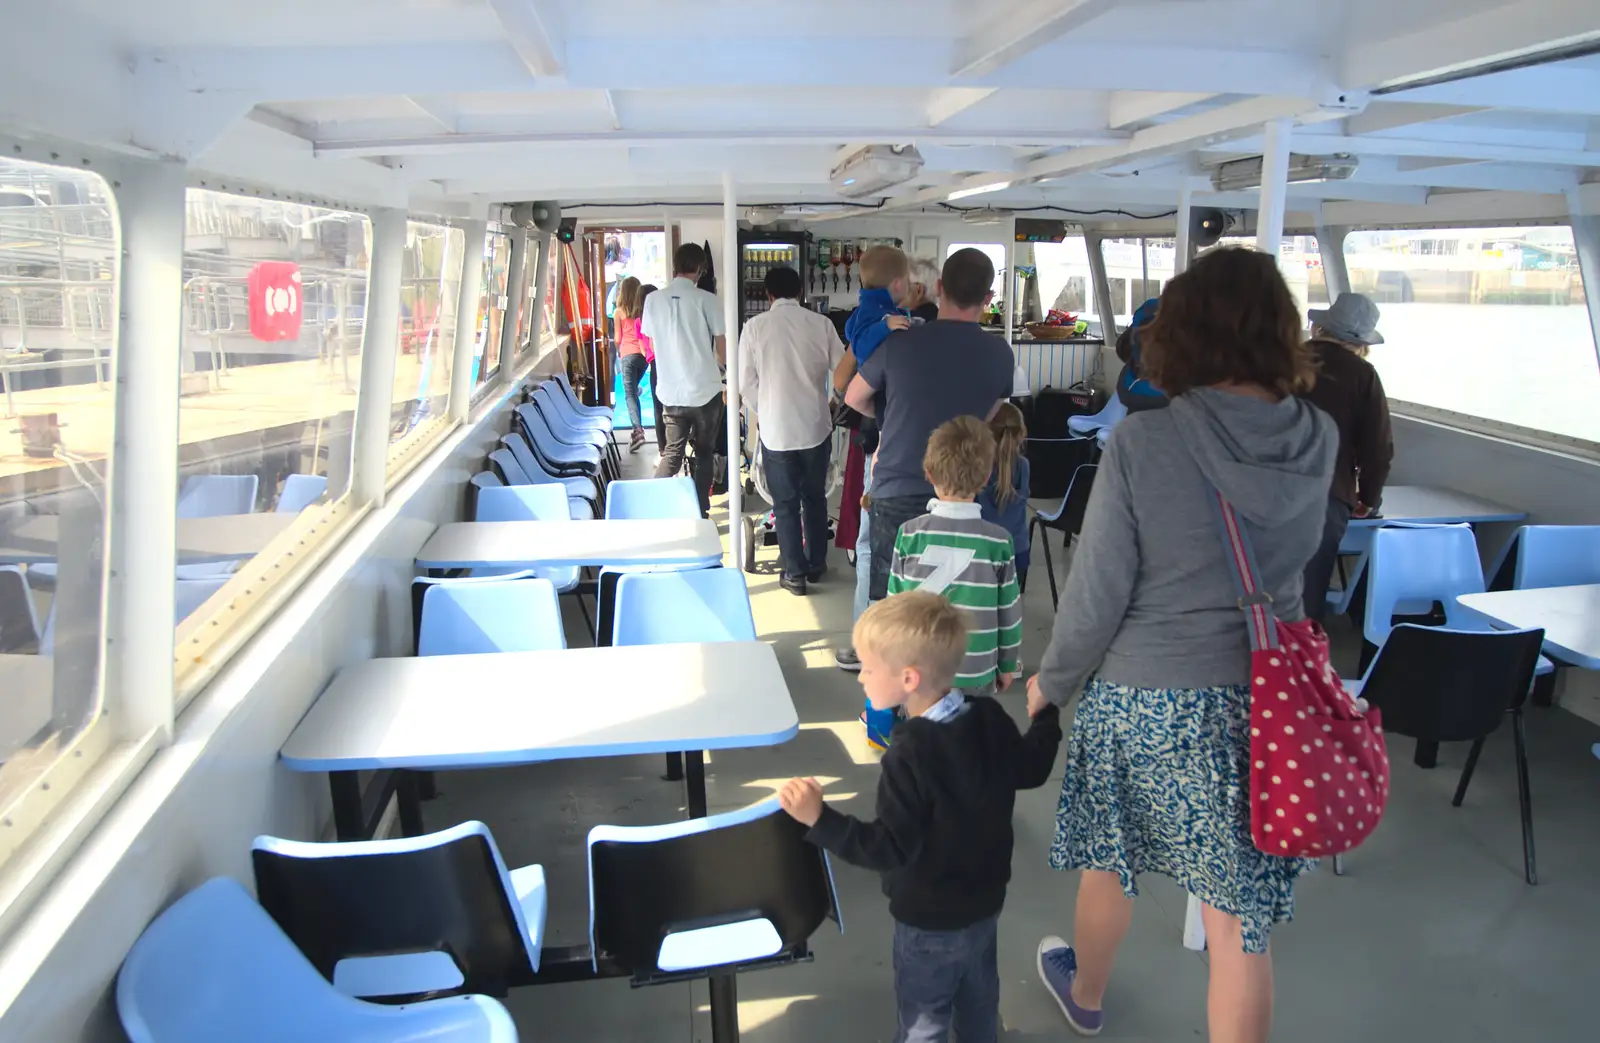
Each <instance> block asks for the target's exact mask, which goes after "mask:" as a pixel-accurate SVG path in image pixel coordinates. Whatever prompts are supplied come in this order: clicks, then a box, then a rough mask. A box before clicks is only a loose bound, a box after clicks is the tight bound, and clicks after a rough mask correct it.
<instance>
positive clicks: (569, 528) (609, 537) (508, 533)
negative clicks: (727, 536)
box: [417, 518, 722, 569]
mask: <svg viewBox="0 0 1600 1043" xmlns="http://www.w3.org/2000/svg"><path fill="white" fill-rule="evenodd" d="M721 559H722V537H721V536H720V535H719V534H718V532H717V526H716V524H715V523H714V522H711V521H708V520H706V519H703V518H670V519H662V520H659V521H648V520H637V519H629V520H617V521H516V522H454V523H452V524H450V525H441V526H439V528H438V530H437V531H436V532H434V534H433V535H432V536H430V537H429V538H428V542H427V543H425V544H423V545H422V549H421V550H420V551H418V552H417V564H418V565H419V566H420V567H422V568H425V569H462V568H488V567H494V566H532V565H551V566H554V565H693V564H697V563H700V562H715V561H720V560H721Z"/></svg>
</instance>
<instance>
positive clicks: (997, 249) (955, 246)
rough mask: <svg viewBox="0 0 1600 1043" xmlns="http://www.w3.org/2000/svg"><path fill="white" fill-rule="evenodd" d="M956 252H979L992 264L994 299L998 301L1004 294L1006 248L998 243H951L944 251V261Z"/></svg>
mask: <svg viewBox="0 0 1600 1043" xmlns="http://www.w3.org/2000/svg"><path fill="white" fill-rule="evenodd" d="M957 250H981V251H982V252H983V253H984V255H985V256H987V257H988V258H989V260H990V262H992V263H993V264H994V298H995V300H996V301H999V300H1000V299H1001V298H1002V297H1004V296H1005V292H1006V248H1005V247H1004V246H1002V245H1001V244H999V243H951V244H950V246H949V248H948V249H947V250H945V252H944V256H945V260H949V259H950V255H951V254H953V253H955V252H956V251H957Z"/></svg>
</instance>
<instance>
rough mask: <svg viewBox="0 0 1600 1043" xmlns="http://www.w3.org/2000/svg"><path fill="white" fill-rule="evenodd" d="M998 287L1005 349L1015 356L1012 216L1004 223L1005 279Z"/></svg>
mask: <svg viewBox="0 0 1600 1043" xmlns="http://www.w3.org/2000/svg"><path fill="white" fill-rule="evenodd" d="M1000 285H1001V286H1002V287H1004V288H1005V303H1006V315H1005V319H1006V327H1005V328H1006V347H1008V348H1011V351H1012V354H1016V348H1015V347H1013V346H1012V333H1013V332H1014V329H1015V326H1016V322H1017V218H1016V216H1015V215H1012V217H1011V219H1010V220H1009V221H1007V222H1006V277H1005V281H1004V282H1002V283H1001V284H1000Z"/></svg>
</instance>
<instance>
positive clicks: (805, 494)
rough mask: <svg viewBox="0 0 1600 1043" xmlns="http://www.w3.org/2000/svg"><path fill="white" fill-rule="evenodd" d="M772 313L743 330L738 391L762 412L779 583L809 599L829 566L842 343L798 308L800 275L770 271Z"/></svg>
mask: <svg viewBox="0 0 1600 1043" xmlns="http://www.w3.org/2000/svg"><path fill="white" fill-rule="evenodd" d="M766 284H767V296H768V297H769V298H771V300H772V309H771V310H770V311H767V312H763V313H762V314H760V315H757V316H755V317H754V318H752V319H751V320H750V321H749V322H746V323H745V324H744V332H743V333H742V334H741V335H740V337H739V357H740V358H741V359H743V360H744V361H743V363H742V365H741V367H740V378H739V390H740V393H741V394H742V395H743V396H744V401H745V402H746V403H748V404H749V405H750V406H751V407H752V408H754V409H755V411H756V419H757V421H758V424H759V427H760V430H761V459H762V465H763V468H764V469H765V473H766V478H767V492H768V493H770V494H771V495H772V512H773V515H774V517H775V519H776V521H777V525H778V557H779V560H780V561H781V563H782V566H783V572H782V573H781V574H780V575H779V577H778V583H779V585H780V586H782V587H783V589H785V590H787V591H789V592H790V593H792V594H804V593H805V592H806V583H807V582H808V581H809V582H812V583H815V582H817V581H818V580H820V579H821V578H822V574H823V572H824V571H826V569H827V565H828V456H829V452H830V450H831V449H832V439H831V435H832V434H833V410H832V409H831V408H830V403H829V401H828V393H829V391H830V389H831V388H832V386H833V371H834V368H835V367H836V366H838V365H839V361H840V360H841V359H842V358H844V343H843V342H842V341H841V340H839V332H838V330H836V329H835V328H834V325H833V323H832V322H831V321H830V320H829V319H828V318H827V317H826V316H823V315H819V314H817V313H816V312H814V311H810V310H808V309H806V308H802V307H801V306H800V302H799V300H798V298H799V296H800V287H801V282H800V273H799V272H797V271H795V270H794V269H793V268H774V269H772V270H771V271H769V272H767V277H766Z"/></svg>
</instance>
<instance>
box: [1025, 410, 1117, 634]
mask: <svg viewBox="0 0 1600 1043" xmlns="http://www.w3.org/2000/svg"><path fill="white" fill-rule="evenodd" d="M1081 441H1086V442H1090V443H1091V444H1092V441H1093V440H1092V439H1081ZM1099 468H1100V465H1099V464H1087V463H1086V464H1079V465H1078V467H1077V469H1076V470H1074V471H1073V472H1072V479H1071V480H1070V481H1069V482H1068V483H1067V493H1066V495H1065V496H1063V497H1062V498H1061V504H1060V506H1058V507H1057V508H1056V509H1055V512H1054V513H1053V514H1045V513H1043V512H1038V511H1036V512H1034V515H1033V519H1032V520H1031V521H1030V522H1028V537H1029V542H1031V543H1036V544H1037V545H1038V546H1040V547H1042V548H1043V549H1044V569H1045V575H1047V576H1049V577H1050V606H1051V607H1052V608H1059V607H1060V605H1061V594H1060V591H1058V590H1057V589H1056V564H1055V561H1054V559H1052V558H1051V556H1050V534H1049V532H1046V531H1045V530H1047V529H1048V530H1052V531H1055V532H1059V533H1061V553H1062V554H1066V553H1067V550H1068V549H1069V548H1070V547H1071V546H1072V541H1073V539H1074V538H1075V537H1076V536H1077V535H1078V532H1079V531H1080V530H1081V529H1082V528H1083V514H1084V512H1085V511H1086V510H1088V509H1089V494H1090V493H1091V492H1093V491H1094V476H1095V472H1096V471H1098V470H1099ZM1035 528H1037V529H1038V530H1039V538H1038V539H1037V540H1034V539H1033V530H1034V529H1035Z"/></svg>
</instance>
